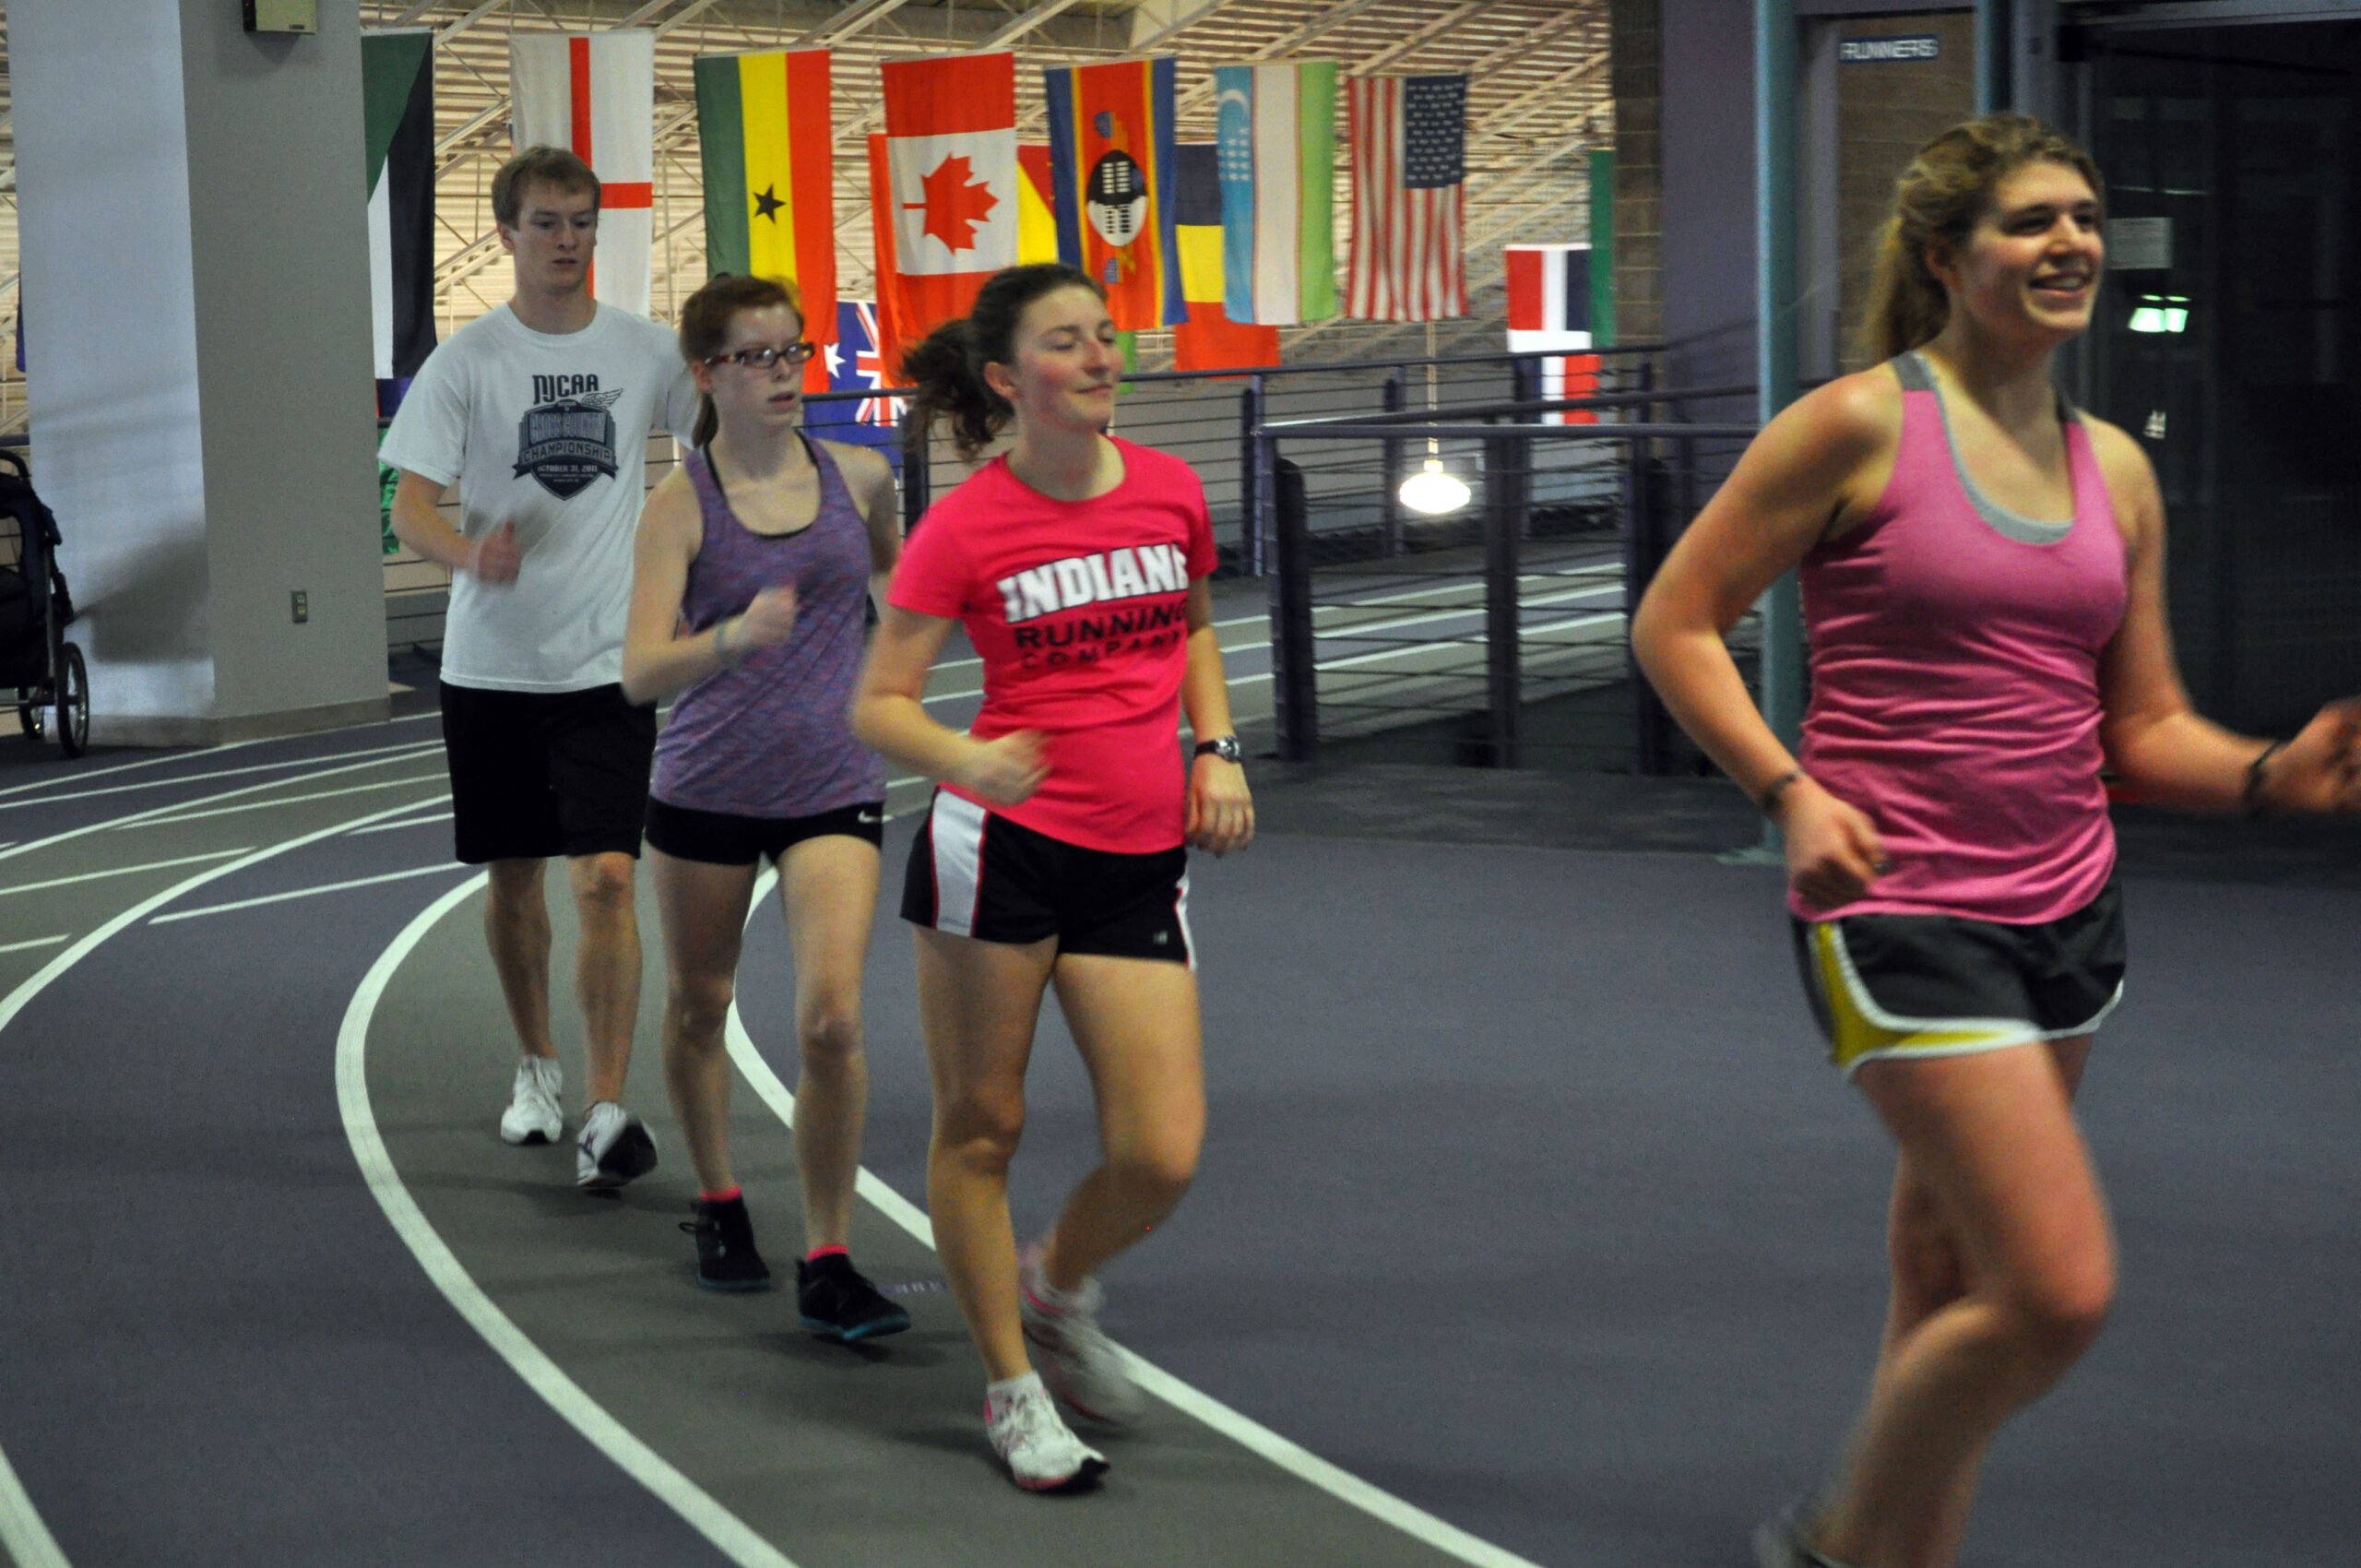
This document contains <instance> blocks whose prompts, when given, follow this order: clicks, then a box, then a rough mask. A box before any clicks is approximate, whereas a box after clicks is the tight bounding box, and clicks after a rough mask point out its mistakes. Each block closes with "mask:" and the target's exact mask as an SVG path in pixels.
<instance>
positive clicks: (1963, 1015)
mask: <svg viewBox="0 0 2361 1568" xmlns="http://www.w3.org/2000/svg"><path fill="white" fill-rule="evenodd" d="M1793 924H1794V927H1795V937H1796V962H1797V965H1798V966H1799V967H1800V968H1802V970H1803V979H1804V994H1805V995H1806V996H1807V997H1809V999H1810V1001H1811V1010H1812V1013H1813V1015H1814V1016H1816V1017H1817V1018H1818V1019H1819V1020H1820V1028H1821V1033H1822V1034H1823V1035H1825V1036H1827V1038H1828V1049H1829V1059H1830V1060H1831V1061H1833V1063H1835V1064H1836V1065H1837V1066H1838V1067H1840V1068H1842V1069H1844V1072H1845V1076H1846V1077H1848V1078H1849V1077H1851V1076H1852V1075H1853V1074H1854V1073H1856V1072H1857V1071H1858V1070H1859V1069H1860V1065H1861V1063H1864V1062H1876V1061H1880V1060H1890V1059H1893V1058H1905V1059H1907V1058H1916V1057H1927V1056H1964V1055H1968V1054H1970V1053H1971V1052H1974V1051H1998V1050H2000V1049H2001V1048H2003V1047H2005V1046H2011V1045H2023V1044H2026V1043H2028V1042H2030V1041H2034V1040H2048V1039H2070V1038H2072V1037H2073V1036H2076V1035H2086V1034H2091V1033H2093V1032H2094V1031H2095V1030H2096V1029H2097V1028H2098V1027H2099V1025H2100V1024H2101V1023H2103V1022H2105V1021H2106V1016H2107V1015H2108V1014H2109V1013H2111V1012H2113V1011H2114V1010H2115V1004H2116V1003H2117V1002H2118V1000H2119V999H2120V998H2121V997H2122V995H2123V968H2124V942H2123V893H2122V890H2121V889H2120V888H2119V887H2118V886H2117V885H2115V884H2114V883H2112V882H2110V883H2108V884H2107V885H2106V887H2104V888H2102V889H2101V890H2100V892H2099V896H2098V897H2095V898H2094V899H2092V900H2091V901H2090V902H2089V903H2088V904H2085V905H2083V906H2082V908H2081V909H2077V910H2075V911H2074V912H2073V913H2072V914H2070V915H2063V916H2060V917H2059V918H2058V919H2057V920H2054V921H2045V922H2044V923H2042V924H2040V925H2003V924H2001V923H1999V921H1971V920H1964V919H1962V918H1960V917H1958V916H1955V915H1839V916H1837V917H1836V918H1835V919H1834V920H1829V921H1800V920H1798V921H1793Z"/></svg>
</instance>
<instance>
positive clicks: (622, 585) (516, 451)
mask: <svg viewBox="0 0 2361 1568" xmlns="http://www.w3.org/2000/svg"><path fill="white" fill-rule="evenodd" d="M696 415H697V390H696V384H695V382H694V381H693V380H692V379H691V378H690V376H689V372H688V368H687V366H685V365H684V364H682V361H681V347H680V342H679V339H676V338H675V337H674V336H673V333H672V329H671V328H670V327H664V326H660V325H658V323H656V322H653V321H649V320H647V319H646V318H644V317H641V316H636V315H631V314H630V313H629V312H627V311H621V310H617V309H615V308H614V307H613V306H611V305H600V306H599V311H598V314H597V315H594V316H592V317H591V320H590V325H589V326H587V327H584V328H583V329H582V330H581V331H579V332H566V333H556V334H552V333H548V332H536V331H534V330H533V329H532V328H531V327H527V326H526V325H525V324H524V323H523V322H521V321H519V320H517V319H516V312H515V311H513V310H511V309H509V307H508V306H506V305H502V306H501V307H500V308H499V309H497V310H494V311H492V312H491V313H490V314H489V315H482V316H479V317H477V318H476V319H475V320H474V321H471V322H469V324H468V325H467V326H465V327H461V328H459V330H458V331H457V332H456V333H453V334H452V335H451V336H450V337H449V338H448V339H445V341H444V342H443V343H442V344H441V345H440V346H439V347H437V348H436V349H435V350H434V351H433V353H432V354H429V355H428V356H427V359H426V363H425V364H423V365H421V367H420V368H419V373H418V379H417V380H415V381H413V382H412V383H411V384H410V388H409V394H408V395H407V396H405V397H404V398H402V406H401V408H400V409H399V410H397V412H396V413H395V415H394V422H393V427H392V428H391V429H390V430H388V431H386V444H385V446H384V447H383V449H382V451H381V454H380V455H381V457H383V459H384V461H386V462H387V463H390V464H392V465H393V466H394V467H395V468H397V469H407V470H408V471H409V472H411V473H414V474H417V475H420V476H421V478H425V479H430V480H433V481H435V482H436V483H438V484H445V485H447V484H449V483H451V482H452V481H455V480H456V481H457V482H458V486H459V512H460V521H459V531H460V532H462V533H464V534H466V535H467V536H468V537H469V539H481V538H482V537H483V536H484V535H485V534H487V533H490V532H491V531H492V529H496V528H498V527H499V526H500V524H501V523H502V522H503V521H504V520H507V521H513V522H515V523H516V542H517V544H518V545H519V546H520V547H521V548H522V549H523V551H524V564H523V565H522V566H521V567H520V568H519V569H518V571H517V574H516V581H515V582H512V583H486V582H483V581H481V579H479V578H477V577H476V576H474V575H472V574H471V573H468V572H458V573H455V574H453V576H452V582H451V608H450V611H449V613H448V615H447V616H446V618H445V623H444V631H443V679H444V680H445V681H447V682H449V683H451V684H452V685H455V686H476V687H482V688H485V689H488V690H492V691H502V692H578V691H583V690H586V689H587V688H589V687H592V686H604V685H611V684H612V683H615V682H618V681H621V680H622V679H623V620H624V617H625V615H626V613H627V612H628V611H629V608H630V604H631V573H632V540H633V537H634V535H635V533H636V532H637V530H638V527H639V510H640V504H641V502H642V501H643V500H644V499H645V493H646V490H647V478H646V473H645V466H646V465H645V459H646V457H647V437H648V435H649V434H650V433H651V432H653V431H654V430H655V429H657V428H658V427H659V426H660V427H661V428H663V429H665V430H668V431H670V432H671V433H672V434H674V435H675V436H677V437H679V438H680V439H681V440H682V441H684V442H685V441H686V440H687V439H688V438H689V435H690V434H691V432H692V431H693V430H694V428H695V425H696Z"/></svg>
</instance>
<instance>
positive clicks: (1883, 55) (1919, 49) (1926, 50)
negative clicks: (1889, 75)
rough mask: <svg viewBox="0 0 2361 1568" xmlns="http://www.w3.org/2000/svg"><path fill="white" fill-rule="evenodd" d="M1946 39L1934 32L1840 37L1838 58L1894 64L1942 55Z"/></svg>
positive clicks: (1851, 62)
mask: <svg viewBox="0 0 2361 1568" xmlns="http://www.w3.org/2000/svg"><path fill="white" fill-rule="evenodd" d="M1942 53H1943V41H1942V38H1941V37H1940V35H1939V34H1936V33H1931V32H1913V33H1904V34H1903V35H1902V36H1901V37H1898V38H1840V39H1838V40H1837V41H1836V58H1837V59H1838V61H1839V62H1841V63H1842V64H1845V65H1899V64H1903V63H1905V62H1912V61H1918V60H1939V59H1940V58H1942Z"/></svg>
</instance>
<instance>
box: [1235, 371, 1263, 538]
mask: <svg viewBox="0 0 2361 1568" xmlns="http://www.w3.org/2000/svg"><path fill="white" fill-rule="evenodd" d="M1263 397H1264V393H1263V378H1262V377H1261V376H1259V375H1255V376H1249V377H1248V378H1247V381H1246V385H1245V386H1241V387H1240V388H1239V389H1238V527H1239V535H1240V538H1239V556H1240V560H1239V570H1240V571H1241V572H1244V573H1245V574H1246V575H1247V576H1250V577H1259V576H1262V575H1263V573H1264V555H1263V501H1262V498H1263V496H1264V495H1266V494H1268V493H1269V492H1268V491H1267V490H1265V489H1264V487H1263V483H1262V481H1263V472H1264V470H1263V458H1262V456H1261V455H1260V453H1259V452H1258V449H1257V445H1256V437H1255V432H1256V431H1257V430H1258V429H1259V428H1261V426H1262V423H1263Z"/></svg>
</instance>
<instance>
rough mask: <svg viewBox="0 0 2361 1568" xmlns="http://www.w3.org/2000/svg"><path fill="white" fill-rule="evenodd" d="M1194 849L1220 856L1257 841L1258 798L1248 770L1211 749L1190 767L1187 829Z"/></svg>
mask: <svg viewBox="0 0 2361 1568" xmlns="http://www.w3.org/2000/svg"><path fill="white" fill-rule="evenodd" d="M1185 833H1186V837H1187V838H1188V841H1189V844H1190V846H1191V847H1192V848H1193V849H1210V850H1212V851H1213V852H1214V854H1215V855H1216V856H1221V855H1227V854H1228V853H1229V852H1230V851H1231V850H1232V849H1244V848H1246V846H1247V845H1249V844H1251V843H1252V842H1253V841H1254V797H1253V795H1252V793H1251V792H1250V791H1249V790H1247V788H1246V769H1245V768H1244V767H1242V766H1240V765H1238V764H1237V763H1234V762H1224V761H1222V759H1221V758H1219V757H1217V756H1216V755H1214V754H1213V753H1211V752H1207V753H1206V754H1204V755H1203V756H1201V757H1199V758H1197V759H1196V760H1195V761H1194V762H1192V763H1191V764H1190V766H1189V818H1188V825H1187V827H1186V829H1185Z"/></svg>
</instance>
